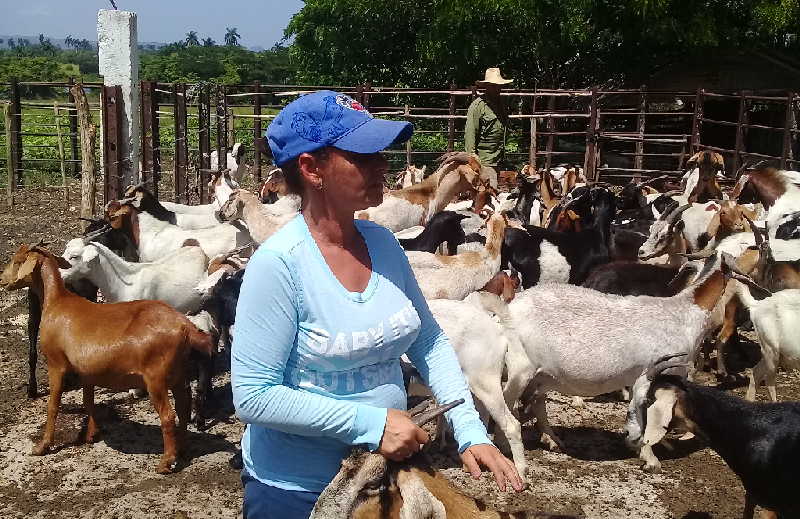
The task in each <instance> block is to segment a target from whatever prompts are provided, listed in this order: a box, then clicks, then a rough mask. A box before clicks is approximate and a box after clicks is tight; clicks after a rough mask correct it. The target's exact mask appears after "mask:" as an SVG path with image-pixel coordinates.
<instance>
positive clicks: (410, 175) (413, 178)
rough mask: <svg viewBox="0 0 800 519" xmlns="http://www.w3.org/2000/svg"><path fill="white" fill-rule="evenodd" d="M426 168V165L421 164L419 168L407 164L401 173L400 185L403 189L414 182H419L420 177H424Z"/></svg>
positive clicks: (420, 180)
mask: <svg viewBox="0 0 800 519" xmlns="http://www.w3.org/2000/svg"><path fill="white" fill-rule="evenodd" d="M426 169H428V166H422V167H421V168H418V167H416V166H414V165H412V164H409V165H407V166H406V169H405V170H404V171H403V173H402V175H401V178H402V183H401V187H402V188H403V189H405V188H407V187H411V186H413V185H414V184H419V183H420V182H422V179H423V178H425V170H426Z"/></svg>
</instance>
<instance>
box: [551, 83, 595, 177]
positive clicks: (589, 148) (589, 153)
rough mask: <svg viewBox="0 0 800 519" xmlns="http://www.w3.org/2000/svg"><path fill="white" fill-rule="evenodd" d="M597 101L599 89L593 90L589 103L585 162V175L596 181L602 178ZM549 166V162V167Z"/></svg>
mask: <svg viewBox="0 0 800 519" xmlns="http://www.w3.org/2000/svg"><path fill="white" fill-rule="evenodd" d="M597 101H598V96H597V91H592V100H591V102H590V103H589V124H588V125H587V127H586V153H585V155H584V162H583V172H584V175H586V178H587V179H592V180H593V181H595V182H596V181H597V180H599V179H600V170H599V169H597V162H598V161H597V159H598V157H597V131H598V129H599V124H598V122H599V117H598V115H597V104H598V103H597ZM548 138H550V137H548ZM548 158H549V157H548ZM549 167H550V166H549V164H548V169H549Z"/></svg>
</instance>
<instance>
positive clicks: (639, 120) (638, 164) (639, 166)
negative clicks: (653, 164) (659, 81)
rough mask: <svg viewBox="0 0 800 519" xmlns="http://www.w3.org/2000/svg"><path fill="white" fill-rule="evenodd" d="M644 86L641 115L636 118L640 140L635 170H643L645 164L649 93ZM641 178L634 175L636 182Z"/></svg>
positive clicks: (641, 98) (634, 163)
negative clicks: (645, 130) (646, 117)
mask: <svg viewBox="0 0 800 519" xmlns="http://www.w3.org/2000/svg"><path fill="white" fill-rule="evenodd" d="M646 88H647V87H645V86H644V85H642V89H641V90H642V93H641V95H640V97H639V115H637V116H636V131H637V132H638V134H639V135H638V136H637V138H638V140H637V141H636V154H635V155H634V158H633V168H634V169H642V164H643V163H644V156H643V155H644V129H645V115H644V114H645V112H646V111H647V91H646ZM639 176H641V174H640V173H637V174H635V175H634V180H636V182H639V180H638V179H637V177H639Z"/></svg>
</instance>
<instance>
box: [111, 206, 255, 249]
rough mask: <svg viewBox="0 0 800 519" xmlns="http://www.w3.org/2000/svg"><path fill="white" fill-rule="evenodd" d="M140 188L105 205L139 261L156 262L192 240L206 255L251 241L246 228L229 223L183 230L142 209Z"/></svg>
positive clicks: (163, 216)
mask: <svg viewBox="0 0 800 519" xmlns="http://www.w3.org/2000/svg"><path fill="white" fill-rule="evenodd" d="M143 196H144V195H143V194H142V193H141V191H137V192H136V193H135V194H134V196H133V197H131V198H126V199H124V200H120V201H113V200H112V201H111V202H109V203H108V204H106V218H107V219H108V221H109V222H110V224H111V226H112V227H113V228H115V229H123V230H124V231H125V232H126V233H127V234H128V235H129V236H130V237H131V239H132V240H133V243H134V244H136V246H137V247H138V249H139V258H140V260H141V261H156V260H158V259H159V258H162V257H164V256H165V255H167V254H169V253H170V252H173V251H175V250H177V249H179V248H180V247H181V244H183V242H185V241H186V240H188V239H195V240H197V241H198V243H200V247H201V248H202V249H203V252H205V253H206V256H208V257H215V256H218V255H220V254H225V253H227V252H229V251H231V250H233V249H236V248H237V247H241V246H243V245H246V244H248V243H250V242H251V241H252V238H251V237H250V234H249V233H248V232H247V230H245V229H243V228H240V227H237V226H235V225H231V224H218V225H217V226H216V227H209V228H208V229H195V230H191V231H189V230H185V229H181V228H180V227H178V226H176V225H173V224H171V223H170V222H169V219H168V218H167V216H166V215H164V214H161V213H157V214H156V215H154V214H151V213H149V212H147V211H145V210H141V209H140V208H141V200H142V198H143Z"/></svg>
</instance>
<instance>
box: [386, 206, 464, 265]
mask: <svg viewBox="0 0 800 519" xmlns="http://www.w3.org/2000/svg"><path fill="white" fill-rule="evenodd" d="M464 218H468V217H467V215H464V214H460V213H455V212H453V211H442V212H440V213H436V214H435V215H433V218H431V220H430V221H429V222H428V225H426V226H425V229H424V230H423V231H422V232H421V233H419V234H418V235H417V236H415V237H413V238H398V240H397V241H399V242H400V245H402V247H403V248H404V249H405V250H407V251H412V250H416V251H424V252H430V253H434V252H436V250H437V249H438V248H439V245H441V244H442V243H444V242H447V253H448V254H449V255H451V256H452V255H453V254H455V253H456V248H457V247H458V245H460V244H462V243H464V241H465V235H464V229H462V228H461V223H460V222H461V220H463V219H464Z"/></svg>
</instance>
